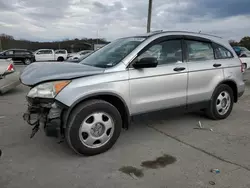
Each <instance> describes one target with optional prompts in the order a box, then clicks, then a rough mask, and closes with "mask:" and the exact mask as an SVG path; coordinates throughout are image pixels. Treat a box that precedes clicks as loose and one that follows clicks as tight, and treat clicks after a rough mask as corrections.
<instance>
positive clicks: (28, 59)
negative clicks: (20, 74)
mask: <svg viewBox="0 0 250 188" xmlns="http://www.w3.org/2000/svg"><path fill="white" fill-rule="evenodd" d="M23 63H24V64H25V65H29V64H31V63H32V61H31V59H30V58H25V59H24V60H23Z"/></svg>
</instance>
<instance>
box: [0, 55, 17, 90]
mask: <svg viewBox="0 0 250 188" xmlns="http://www.w3.org/2000/svg"><path fill="white" fill-rule="evenodd" d="M19 76H20V75H19V72H16V70H15V67H14V63H13V61H12V60H11V59H0V93H1V94H3V93H6V92H7V91H9V90H11V89H13V88H15V87H16V86H18V85H19V84H20V80H19Z"/></svg>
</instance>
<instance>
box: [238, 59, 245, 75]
mask: <svg viewBox="0 0 250 188" xmlns="http://www.w3.org/2000/svg"><path fill="white" fill-rule="evenodd" d="M239 60H240V64H241V65H240V67H241V72H244V71H245V70H244V65H243V63H242V61H241V59H240V58H239Z"/></svg>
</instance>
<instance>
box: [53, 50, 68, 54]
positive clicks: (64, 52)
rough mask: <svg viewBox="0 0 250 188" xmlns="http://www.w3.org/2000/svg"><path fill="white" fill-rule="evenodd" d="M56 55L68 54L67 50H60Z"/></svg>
mask: <svg viewBox="0 0 250 188" xmlns="http://www.w3.org/2000/svg"><path fill="white" fill-rule="evenodd" d="M55 54H66V51H65V50H58V51H56V52H55Z"/></svg>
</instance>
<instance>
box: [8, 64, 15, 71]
mask: <svg viewBox="0 0 250 188" xmlns="http://www.w3.org/2000/svg"><path fill="white" fill-rule="evenodd" d="M6 71H7V72H13V71H15V69H14V65H13V64H10V65H9V66H8V68H7V70H6Z"/></svg>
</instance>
